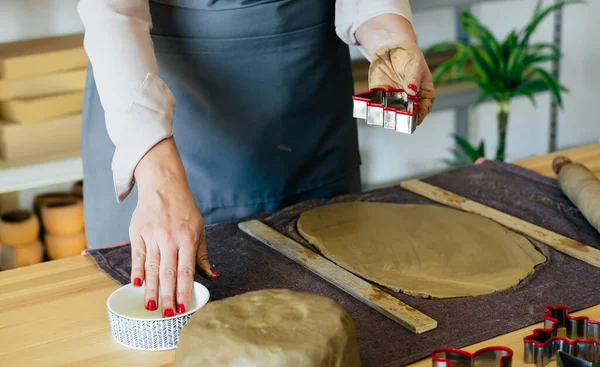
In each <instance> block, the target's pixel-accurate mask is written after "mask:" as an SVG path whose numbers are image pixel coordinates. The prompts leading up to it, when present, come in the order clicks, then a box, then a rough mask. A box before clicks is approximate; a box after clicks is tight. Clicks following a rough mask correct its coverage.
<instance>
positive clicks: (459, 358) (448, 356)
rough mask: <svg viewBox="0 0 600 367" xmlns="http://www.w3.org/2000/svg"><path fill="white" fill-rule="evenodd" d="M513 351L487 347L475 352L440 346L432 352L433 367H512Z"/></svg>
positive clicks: (504, 348) (505, 348)
mask: <svg viewBox="0 0 600 367" xmlns="http://www.w3.org/2000/svg"><path fill="white" fill-rule="evenodd" d="M512 357H513V351H512V349H510V348H507V347H487V348H483V349H480V350H478V351H477V352H475V353H469V352H466V351H464V350H460V349H452V348H440V349H436V350H434V351H433V352H432V353H431V359H432V361H433V367H510V366H511V365H512Z"/></svg>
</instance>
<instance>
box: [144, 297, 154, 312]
mask: <svg viewBox="0 0 600 367" xmlns="http://www.w3.org/2000/svg"><path fill="white" fill-rule="evenodd" d="M146 309H148V311H156V301H154V300H153V299H151V300H150V301H148V303H147V304H146Z"/></svg>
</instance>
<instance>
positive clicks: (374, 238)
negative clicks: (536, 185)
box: [298, 202, 546, 298]
mask: <svg viewBox="0 0 600 367" xmlns="http://www.w3.org/2000/svg"><path fill="white" fill-rule="evenodd" d="M298 232H299V233H300V234H301V235H302V237H304V238H305V239H306V240H307V241H308V242H309V243H311V244H313V245H315V246H316V247H317V249H318V250H319V251H320V252H321V253H322V254H323V255H324V256H325V257H327V258H329V259H330V260H332V261H333V262H335V263H337V264H338V265H340V266H341V267H343V268H345V269H346V270H348V271H351V272H353V273H355V274H357V275H359V276H362V277H364V278H366V279H369V280H371V281H373V282H375V283H378V284H380V285H382V286H385V287H387V288H389V289H392V290H394V291H403V292H405V293H407V294H411V295H415V296H419V297H435V298H450V297H462V296H476V295H482V294H488V293H492V292H496V291H501V290H505V289H508V288H510V287H512V286H515V285H517V284H518V283H519V282H520V281H521V280H523V279H525V278H526V277H527V276H528V275H529V274H531V273H532V272H533V271H534V268H535V266H536V265H539V264H541V263H543V262H545V261H546V258H545V256H544V255H542V254H541V253H540V252H538V251H537V250H536V248H535V247H534V246H533V244H532V243H531V242H530V241H529V240H528V239H527V238H525V237H523V236H521V235H518V234H516V233H514V232H512V231H510V230H508V229H506V228H505V227H503V226H501V225H500V224H498V223H496V222H494V221H492V220H489V219H487V218H483V217H481V216H478V215H475V214H470V213H466V212H463V211H460V210H456V209H451V208H446V207H441V206H432V205H405V204H386V203H373V202H352V203H339V204H332V205H324V206H320V207H317V208H314V209H311V210H308V211H306V212H304V213H302V214H301V215H300V218H299V220H298Z"/></svg>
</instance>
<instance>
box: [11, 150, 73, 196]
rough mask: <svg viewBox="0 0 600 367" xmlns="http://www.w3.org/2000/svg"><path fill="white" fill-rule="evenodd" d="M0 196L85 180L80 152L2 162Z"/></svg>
mask: <svg viewBox="0 0 600 367" xmlns="http://www.w3.org/2000/svg"><path fill="white" fill-rule="evenodd" d="M0 177H1V179H0V194H3V193H7V192H14V191H21V190H27V189H32V188H36V187H43V186H49V185H55V184H60V183H65V182H72V181H77V180H81V179H83V164H82V161H81V157H80V152H79V151H77V152H63V153H57V154H53V155H47V156H44V157H36V158H28V159H21V160H15V161H0Z"/></svg>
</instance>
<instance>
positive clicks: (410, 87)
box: [408, 84, 417, 93]
mask: <svg viewBox="0 0 600 367" xmlns="http://www.w3.org/2000/svg"><path fill="white" fill-rule="evenodd" d="M408 89H410V90H412V91H413V92H415V93H416V92H417V86H416V85H414V84H409V85H408Z"/></svg>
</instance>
